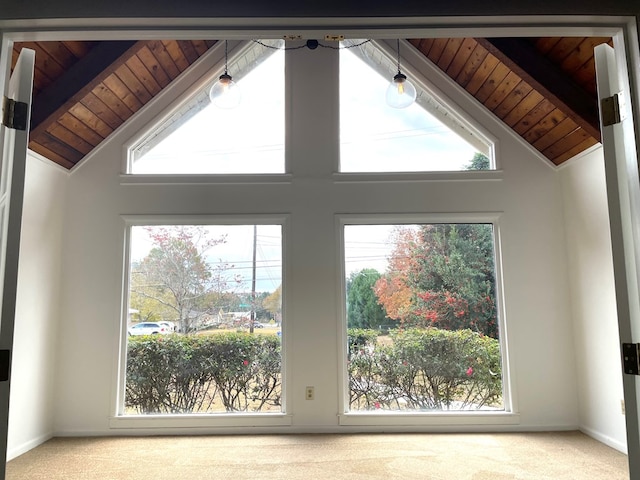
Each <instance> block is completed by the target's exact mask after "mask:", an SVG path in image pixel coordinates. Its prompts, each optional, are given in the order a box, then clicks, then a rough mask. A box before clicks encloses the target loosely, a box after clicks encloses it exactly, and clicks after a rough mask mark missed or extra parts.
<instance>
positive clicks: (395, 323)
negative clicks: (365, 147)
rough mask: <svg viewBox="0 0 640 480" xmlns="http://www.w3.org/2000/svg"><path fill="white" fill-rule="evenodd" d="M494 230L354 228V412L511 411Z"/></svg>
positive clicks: (349, 256)
mask: <svg viewBox="0 0 640 480" xmlns="http://www.w3.org/2000/svg"><path fill="white" fill-rule="evenodd" d="M493 228H494V227H493V225H492V224H487V223H438V224H414V225H400V224H395V225H393V224H389V225H345V227H344V247H345V257H344V258H345V273H346V296H345V300H346V309H345V310H346V315H347V332H346V336H347V339H348V343H347V358H348V361H347V375H348V402H347V404H348V408H347V410H348V411H352V412H353V411H355V412H358V411H410V412H415V411H420V412H425V411H427V412H429V411H431V412H433V411H442V410H447V411H450V410H503V409H504V401H503V378H502V359H501V347H500V328H499V321H498V312H499V309H498V306H497V301H496V269H495V247H494V233H493Z"/></svg>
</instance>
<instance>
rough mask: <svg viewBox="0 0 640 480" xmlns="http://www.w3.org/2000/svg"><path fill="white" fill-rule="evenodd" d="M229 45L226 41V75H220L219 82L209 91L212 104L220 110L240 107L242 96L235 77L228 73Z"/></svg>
mask: <svg viewBox="0 0 640 480" xmlns="http://www.w3.org/2000/svg"><path fill="white" fill-rule="evenodd" d="M227 48H228V45H227V40H225V41H224V73H223V74H222V75H220V77H219V78H218V81H216V83H214V84H213V87H211V90H210V91H209V98H210V99H211V102H212V103H213V104H214V105H215V106H216V107H218V108H225V109H229V108H235V107H237V106H238V105H240V100H241V94H240V89H239V88H238V85H237V84H236V82H234V81H233V77H231V75H229V72H228V71H227V67H228V65H227V62H228V50H227Z"/></svg>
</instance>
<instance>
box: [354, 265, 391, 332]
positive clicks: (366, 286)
mask: <svg viewBox="0 0 640 480" xmlns="http://www.w3.org/2000/svg"><path fill="white" fill-rule="evenodd" d="M379 278H380V273H379V272H378V271H377V270H374V269H372V268H365V269H364V270H360V271H359V272H353V273H351V275H350V277H349V280H348V282H347V323H348V326H349V328H373V329H377V328H379V327H380V326H382V325H384V324H386V323H389V319H388V318H387V315H386V313H385V311H384V309H383V308H382V307H381V306H380V304H379V303H378V297H376V294H375V292H374V290H373V287H374V285H375V284H376V282H377V281H378V279H379Z"/></svg>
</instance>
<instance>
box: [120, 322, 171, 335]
mask: <svg viewBox="0 0 640 480" xmlns="http://www.w3.org/2000/svg"><path fill="white" fill-rule="evenodd" d="M127 331H128V333H129V335H131V336H135V335H158V334H161V335H167V334H169V333H173V331H172V330H170V329H169V327H168V326H166V325H162V324H160V323H158V322H140V323H136V324H135V325H132V326H130V327H129V329H128V330H127Z"/></svg>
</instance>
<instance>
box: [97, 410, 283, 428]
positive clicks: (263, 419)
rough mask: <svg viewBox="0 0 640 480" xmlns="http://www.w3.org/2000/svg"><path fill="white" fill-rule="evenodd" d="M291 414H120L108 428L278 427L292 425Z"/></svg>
mask: <svg viewBox="0 0 640 480" xmlns="http://www.w3.org/2000/svg"><path fill="white" fill-rule="evenodd" d="M292 423H293V422H292V417H291V415H284V414H281V413H274V414H270V413H259V414H246V413H238V414H211V415H126V416H125V415H122V416H116V417H111V418H110V419H109V428H112V429H136V428H145V429H147V428H215V427H218V428H226V427H280V426H290V425H292Z"/></svg>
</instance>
